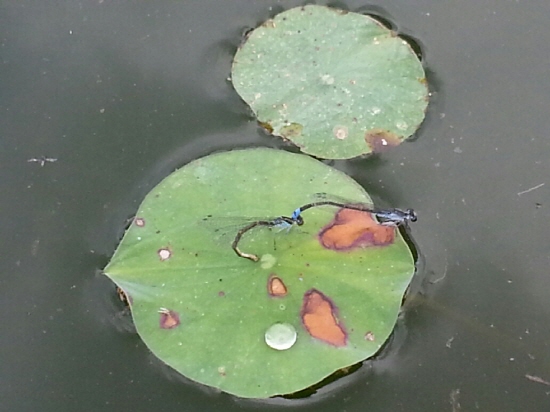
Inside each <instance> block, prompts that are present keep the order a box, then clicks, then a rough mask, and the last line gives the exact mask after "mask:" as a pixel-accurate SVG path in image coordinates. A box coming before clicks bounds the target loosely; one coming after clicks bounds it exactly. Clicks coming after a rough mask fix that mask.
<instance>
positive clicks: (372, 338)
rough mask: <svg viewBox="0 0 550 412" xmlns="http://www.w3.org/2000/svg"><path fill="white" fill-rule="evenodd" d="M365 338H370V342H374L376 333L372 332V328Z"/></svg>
mask: <svg viewBox="0 0 550 412" xmlns="http://www.w3.org/2000/svg"><path fill="white" fill-rule="evenodd" d="M365 340H368V341H369V342H374V333H372V332H371V331H370V330H369V331H368V332H367V333H365Z"/></svg>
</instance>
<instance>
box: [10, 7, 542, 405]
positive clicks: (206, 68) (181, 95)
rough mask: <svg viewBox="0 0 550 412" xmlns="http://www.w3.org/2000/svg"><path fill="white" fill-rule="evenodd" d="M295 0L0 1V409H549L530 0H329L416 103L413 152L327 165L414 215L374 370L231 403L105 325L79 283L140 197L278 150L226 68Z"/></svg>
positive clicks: (89, 284) (537, 51)
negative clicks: (417, 88) (369, 27)
mask: <svg viewBox="0 0 550 412" xmlns="http://www.w3.org/2000/svg"><path fill="white" fill-rule="evenodd" d="M301 4H302V3H301V2H297V1H280V2H278V1H267V0H264V1H252V0H224V1H213V0H201V1H198V0H197V1H179V2H176V1H141V2H116V1H110V0H94V1H81V2H78V1H72V0H71V1H49V2H36V1H28V0H24V1H16V0H13V1H2V2H0V193H1V200H0V230H1V233H2V235H1V237H0V251H1V258H0V307H1V317H2V323H1V324H2V333H1V334H0V383H1V384H0V399H1V403H2V409H3V410H6V411H76V410H87V411H120V410H134V411H218V410H220V409H221V408H223V409H224V410H226V411H233V410H249V411H254V410H277V409H278V406H277V405H285V406H286V408H285V409H287V410H301V411H302V410H303V411H348V412H352V411H365V410H368V411H453V410H454V411H457V410H464V411H472V410H482V411H548V410H550V386H547V385H545V384H543V383H537V382H535V381H533V380H532V379H533V378H532V377H540V378H542V379H545V380H547V381H550V356H549V349H550V348H549V344H550V327H549V315H550V309H549V296H550V293H549V291H550V271H549V266H550V262H549V260H550V258H549V255H550V254H549V249H550V247H549V240H548V239H549V234H548V232H549V231H548V229H549V228H550V214H549V213H548V210H549V207H550V195H549V190H550V163H549V161H548V158H549V156H550V127H549V121H550V111H549V108H550V80H549V79H550V26H549V25H548V21H549V20H550V4H549V3H548V2H547V1H546V0H532V1H511V0H466V1H454V2H451V1H434V0H419V1H414V2H413V1H409V0H388V1H384V2H379V4H380V5H379V6H372V5H371V6H368V5H366V4H365V3H362V2H357V1H347V2H333V3H329V4H331V5H334V6H339V7H342V8H348V9H350V10H356V11H357V10H359V11H363V12H368V11H370V12H374V13H375V14H381V15H382V16H383V17H385V18H386V19H388V20H389V21H391V22H392V23H393V24H395V26H396V28H397V29H398V30H399V31H400V32H404V33H405V34H408V35H410V36H412V37H414V38H416V39H418V41H419V42H420V44H421V46H422V50H423V52H424V58H425V62H426V64H427V68H428V70H429V75H430V77H429V80H430V82H431V88H432V89H433V91H434V95H433V98H432V103H431V106H430V109H429V113H428V117H427V120H426V122H425V123H424V125H423V127H422V129H421V131H420V132H419V136H418V138H417V139H416V140H415V141H414V142H410V143H406V144H403V145H401V146H400V147H399V148H397V149H396V150H393V151H392V152H390V153H386V154H384V155H382V156H381V157H380V158H378V159H376V160H367V161H365V160H364V159H362V160H352V161H337V162H332V163H331V164H333V165H334V166H335V167H337V168H339V169H341V170H343V171H345V172H346V173H348V174H350V175H351V176H353V177H354V178H355V179H356V180H358V181H359V182H360V183H361V184H363V186H365V187H366V188H367V190H369V192H371V193H372V194H374V195H375V196H378V197H379V198H381V199H384V201H386V202H387V203H388V204H391V205H394V206H398V207H414V208H415V209H416V210H417V211H418V214H419V216H420V218H419V221H418V222H417V223H416V224H414V227H413V236H414V239H415V241H416V243H417V244H418V247H419V249H420V252H421V254H422V255H423V260H422V262H421V268H422V272H423V273H424V275H425V278H424V282H423V283H422V293H420V294H417V295H416V297H415V298H414V299H413V300H412V301H411V302H409V304H408V306H407V309H406V311H405V313H404V316H403V318H402V319H401V320H400V323H399V325H398V328H397V330H396V334H395V337H394V340H393V342H392V344H391V345H390V346H389V348H388V351H387V353H386V354H385V356H384V357H383V358H382V359H380V360H377V361H375V362H373V363H371V364H369V365H366V366H364V367H363V368H361V369H359V370H358V371H357V372H355V373H354V374H352V375H351V376H349V377H347V378H346V379H343V380H341V381H339V382H337V383H335V384H333V385H332V386H329V387H327V388H325V389H323V390H322V391H321V392H320V393H319V394H317V395H315V396H314V397H313V398H310V399H306V400H301V401H287V400H272V401H269V402H267V403H266V402H251V401H243V400H236V399H235V398H233V397H231V396H229V395H226V394H220V393H216V392H214V391H212V390H206V389H204V388H202V387H199V386H198V385H195V384H193V383H189V382H187V381H186V380H185V379H182V378H179V377H178V376H177V374H175V373H173V372H171V371H170V369H169V368H167V367H164V366H163V365H162V364H161V363H160V362H159V361H157V360H156V359H155V358H154V356H152V355H151V354H149V352H148V351H147V349H146V347H145V346H144V345H143V344H142V343H141V341H140V339H139V337H138V336H137V335H135V334H134V333H132V332H131V331H129V330H128V329H131V328H130V325H129V324H128V322H127V321H125V320H124V319H122V318H121V317H120V316H119V315H118V310H119V308H120V306H119V305H118V304H117V303H116V297H115V296H113V290H112V285H111V284H110V282H109V281H108V280H107V279H106V278H105V277H103V276H101V275H100V274H99V272H98V271H99V269H101V268H102V267H103V266H104V265H105V264H106V263H107V261H108V259H109V256H110V255H112V253H113V251H114V248H115V246H116V244H117V243H118V240H119V238H120V236H121V235H122V233H123V230H124V221H125V219H127V218H128V217H129V216H131V215H132V214H133V213H134V211H135V210H136V208H137V206H138V205H139V203H140V202H141V200H142V199H143V197H144V196H145V194H146V193H147V192H148V191H149V190H150V189H151V188H152V187H153V186H154V185H155V184H156V183H158V182H159V181H160V180H161V179H162V178H163V177H165V176H166V175H168V174H169V173H170V172H171V171H173V170H174V169H175V168H177V167H180V166H182V165H184V164H186V163H187V162H189V161H190V160H192V159H195V158H197V157H200V156H203V155H206V154H209V153H212V152H214V151H219V150H228V149H232V148H237V147H239V148H240V147H253V146H268V147H281V148H282V147H283V145H282V144H281V142H280V141H278V140H276V139H273V138H270V137H268V136H266V135H265V134H263V133H262V132H261V131H260V130H259V128H258V127H257V125H256V123H255V121H254V120H253V119H251V117H250V115H249V114H248V111H247V108H246V106H245V105H244V103H242V102H241V101H240V99H239V97H238V96H237V95H236V93H235V92H234V91H233V90H232V88H231V86H230V83H229V82H228V81H227V77H228V76H229V74H230V64H231V58H232V55H233V53H234V52H235V50H236V47H237V46H238V44H239V42H240V41H241V36H242V33H243V31H245V30H246V29H247V28H251V27H255V26H256V25H258V24H259V23H261V22H262V21H264V20H265V19H267V18H269V17H270V16H272V15H274V14H276V13H277V12H279V11H282V10H284V9H288V8H290V7H292V6H295V5H301ZM319 4H326V3H324V2H319ZM39 156H47V157H51V158H57V159H58V160H57V161H56V162H53V163H46V164H44V166H43V167H41V166H40V164H39V163H35V162H28V161H27V160H28V159H30V158H38V157H39ZM529 189H533V190H531V191H529ZM266 373H269V371H266ZM529 376H531V379H529Z"/></svg>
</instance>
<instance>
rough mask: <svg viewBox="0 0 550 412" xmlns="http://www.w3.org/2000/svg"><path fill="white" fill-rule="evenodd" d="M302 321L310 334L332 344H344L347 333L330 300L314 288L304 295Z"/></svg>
mask: <svg viewBox="0 0 550 412" xmlns="http://www.w3.org/2000/svg"><path fill="white" fill-rule="evenodd" d="M300 316H301V317H302V322H303V324H304V326H305V328H306V330H307V331H308V332H309V334H310V335H311V336H313V337H314V338H316V339H319V340H322V341H323V342H326V343H329V344H331V345H334V346H345V345H346V341H347V335H346V332H345V330H344V327H343V325H342V324H341V323H340V321H339V320H338V317H337V311H336V308H335V307H334V305H333V303H332V301H331V300H330V299H329V298H328V297H326V296H325V295H324V294H323V293H321V292H319V291H318V290H316V289H310V290H308V291H307V292H306V293H305V295H304V300H303V302H302V309H301V311H300Z"/></svg>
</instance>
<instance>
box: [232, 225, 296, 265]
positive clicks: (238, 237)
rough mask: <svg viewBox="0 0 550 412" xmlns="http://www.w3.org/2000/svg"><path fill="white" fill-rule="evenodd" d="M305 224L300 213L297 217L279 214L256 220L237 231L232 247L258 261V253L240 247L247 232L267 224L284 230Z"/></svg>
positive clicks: (240, 254) (243, 255)
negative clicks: (271, 217) (244, 250)
mask: <svg viewBox="0 0 550 412" xmlns="http://www.w3.org/2000/svg"><path fill="white" fill-rule="evenodd" d="M303 224H304V219H303V218H302V216H300V215H297V216H296V217H294V216H292V217H288V216H279V217H276V218H274V219H270V220H256V221H254V222H251V223H249V224H248V225H246V226H244V227H243V228H241V229H240V230H239V231H238V232H237V234H236V235H235V239H234V240H233V243H232V244H231V247H232V248H233V250H234V251H235V253H236V254H237V256H239V257H242V258H246V259H250V260H252V261H253V262H257V261H258V260H260V258H259V257H258V256H257V255H255V254H253V253H245V252H242V251H241V250H240V249H239V242H240V241H241V238H242V237H243V235H244V234H245V233H246V232H248V231H249V230H251V229H254V228H255V227H258V226H265V227H269V228H273V227H277V228H279V229H281V230H284V229H286V230H290V228H292V226H294V225H298V226H302V225H303Z"/></svg>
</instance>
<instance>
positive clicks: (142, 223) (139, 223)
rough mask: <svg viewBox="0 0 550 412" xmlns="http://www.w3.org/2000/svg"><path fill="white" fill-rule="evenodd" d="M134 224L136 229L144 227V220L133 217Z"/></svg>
mask: <svg viewBox="0 0 550 412" xmlns="http://www.w3.org/2000/svg"><path fill="white" fill-rule="evenodd" d="M134 223H135V224H136V226H137V227H143V226H145V219H144V218H142V217H135V218H134Z"/></svg>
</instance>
